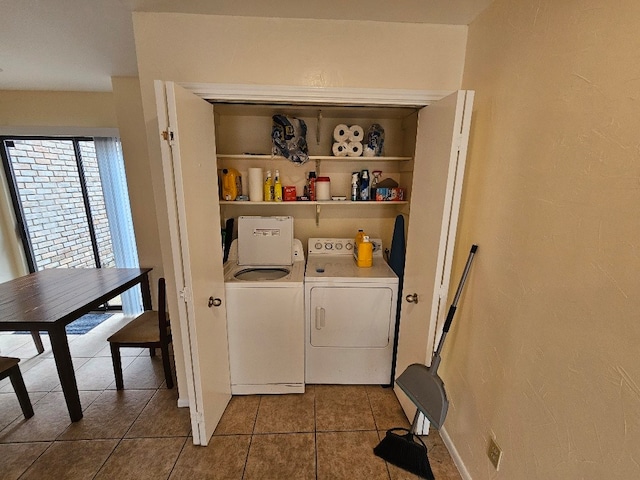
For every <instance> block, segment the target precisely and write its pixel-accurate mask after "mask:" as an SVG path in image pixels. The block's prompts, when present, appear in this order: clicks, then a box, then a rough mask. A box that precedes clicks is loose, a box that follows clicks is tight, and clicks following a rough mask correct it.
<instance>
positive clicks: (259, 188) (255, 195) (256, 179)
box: [249, 168, 264, 202]
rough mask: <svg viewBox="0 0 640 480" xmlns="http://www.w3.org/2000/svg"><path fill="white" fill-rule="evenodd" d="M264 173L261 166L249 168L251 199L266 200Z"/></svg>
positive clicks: (254, 200)
mask: <svg viewBox="0 0 640 480" xmlns="http://www.w3.org/2000/svg"><path fill="white" fill-rule="evenodd" d="M263 175H264V173H263V171H262V169H261V168H249V200H250V201H252V202H261V201H262V200H264V176H263Z"/></svg>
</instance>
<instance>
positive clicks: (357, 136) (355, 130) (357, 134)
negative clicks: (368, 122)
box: [349, 125, 364, 142]
mask: <svg viewBox="0 0 640 480" xmlns="http://www.w3.org/2000/svg"><path fill="white" fill-rule="evenodd" d="M363 138H364V130H363V128H362V127H361V126H360V125H351V126H350V127H349V141H350V142H362V139H363Z"/></svg>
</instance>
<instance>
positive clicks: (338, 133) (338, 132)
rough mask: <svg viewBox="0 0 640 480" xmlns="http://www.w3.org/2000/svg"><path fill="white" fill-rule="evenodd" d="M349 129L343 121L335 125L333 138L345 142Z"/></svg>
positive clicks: (347, 138)
mask: <svg viewBox="0 0 640 480" xmlns="http://www.w3.org/2000/svg"><path fill="white" fill-rule="evenodd" d="M350 134H351V131H350V130H349V127H347V126H346V125H345V124H344V123H341V124H339V125H336V128H334V129H333V139H334V140H335V141H336V142H346V141H347V140H349V135H350Z"/></svg>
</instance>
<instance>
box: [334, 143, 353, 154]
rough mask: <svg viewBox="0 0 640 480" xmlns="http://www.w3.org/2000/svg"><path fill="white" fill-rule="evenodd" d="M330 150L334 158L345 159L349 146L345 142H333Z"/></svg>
mask: <svg viewBox="0 0 640 480" xmlns="http://www.w3.org/2000/svg"><path fill="white" fill-rule="evenodd" d="M331 150H332V151H333V155H334V156H335V157H345V156H346V155H347V154H348V153H349V144H348V143H347V142H335V143H334V144H333V147H332V148H331Z"/></svg>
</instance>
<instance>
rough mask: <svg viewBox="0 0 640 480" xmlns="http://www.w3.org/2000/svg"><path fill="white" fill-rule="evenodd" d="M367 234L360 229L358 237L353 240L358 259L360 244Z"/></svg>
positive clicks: (355, 256) (354, 253) (354, 251)
mask: <svg viewBox="0 0 640 480" xmlns="http://www.w3.org/2000/svg"><path fill="white" fill-rule="evenodd" d="M366 236H367V234H366V233H364V230H362V229H359V230H358V233H357V234H356V238H355V240H354V241H353V257H354V258H355V259H356V260H358V248H359V247H360V244H361V243H362V242H363V241H364V237H366Z"/></svg>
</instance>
